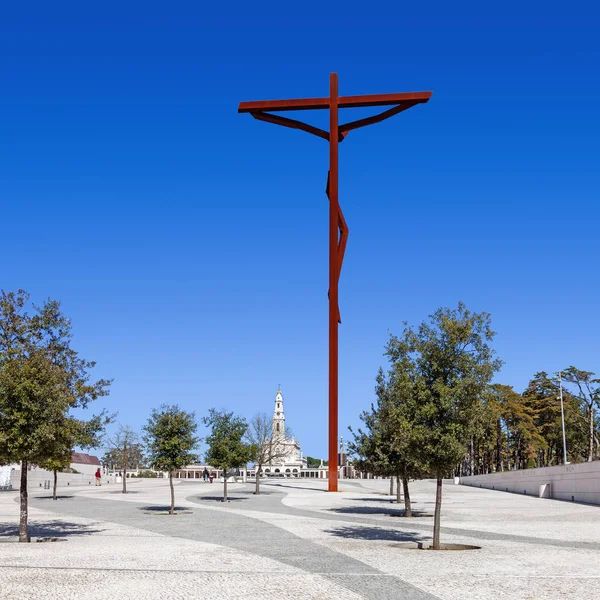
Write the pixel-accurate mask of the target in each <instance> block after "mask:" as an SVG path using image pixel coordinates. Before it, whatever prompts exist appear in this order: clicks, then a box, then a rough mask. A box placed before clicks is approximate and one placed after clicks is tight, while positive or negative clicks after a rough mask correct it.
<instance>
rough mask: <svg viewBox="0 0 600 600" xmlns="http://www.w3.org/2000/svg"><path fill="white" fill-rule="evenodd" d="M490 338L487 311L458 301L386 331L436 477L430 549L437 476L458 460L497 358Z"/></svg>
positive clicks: (436, 536) (436, 534) (436, 533)
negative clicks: (409, 388)
mask: <svg viewBox="0 0 600 600" xmlns="http://www.w3.org/2000/svg"><path fill="white" fill-rule="evenodd" d="M493 337H494V332H493V331H492V329H491V318H490V315H489V314H487V313H479V314H478V313H471V312H470V311H469V310H468V309H467V308H466V306H465V305H464V304H463V303H462V302H461V303H459V305H458V308H456V309H448V308H440V309H438V310H437V311H436V312H435V313H434V314H433V315H430V317H429V320H428V321H424V322H423V323H421V324H420V325H419V327H418V328H416V329H415V328H412V327H409V326H408V325H407V324H406V323H405V328H404V331H403V334H402V336H401V337H396V336H393V335H391V336H390V339H389V342H388V346H387V354H388V356H389V357H390V360H391V361H392V364H394V365H396V364H397V363H402V371H403V372H404V373H405V374H406V376H407V377H409V378H410V381H411V385H412V386H413V392H412V393H413V397H414V398H416V399H417V400H418V401H416V402H413V403H412V407H411V408H412V413H413V414H412V419H411V426H412V432H413V435H414V440H415V445H416V447H418V448H420V449H421V460H422V462H423V464H424V465H427V469H428V471H429V472H430V473H431V474H432V475H433V476H434V477H435V478H436V481H437V485H436V500H435V516H434V529H433V548H434V549H439V548H440V515H441V505H442V480H443V478H444V476H445V475H447V474H448V473H451V472H452V471H453V470H454V468H455V466H456V465H457V464H458V462H459V461H460V459H461V457H462V455H463V451H464V448H465V446H466V444H467V441H468V440H469V436H470V433H471V429H472V419H473V416H474V414H475V412H476V409H477V406H478V403H479V401H480V398H481V396H482V395H483V393H484V392H485V390H486V388H487V386H488V385H489V382H490V380H491V378H492V376H493V374H494V372H495V371H497V370H498V369H499V368H500V365H501V361H499V360H498V359H495V358H494V354H495V352H494V351H493V350H492V348H491V347H490V345H489V342H491V341H492V339H493Z"/></svg>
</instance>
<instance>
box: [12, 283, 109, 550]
mask: <svg viewBox="0 0 600 600" xmlns="http://www.w3.org/2000/svg"><path fill="white" fill-rule="evenodd" d="M28 303H29V295H28V294H27V293H26V292H25V291H23V290H19V291H18V292H4V291H2V292H0V462H3V463H5V464H6V463H12V462H20V463H21V484H20V518H19V541H21V542H27V541H29V537H28V535H27V520H28V496H27V469H28V466H29V465H30V464H41V463H43V462H44V461H46V460H48V459H50V458H52V457H53V456H54V455H55V452H56V450H57V444H56V432H57V429H56V424H59V423H63V422H64V419H65V415H67V414H68V412H69V410H70V409H73V408H86V407H87V405H88V404H89V403H90V402H91V401H93V400H96V399H97V398H98V397H100V396H104V395H106V394H107V393H108V387H109V385H110V381H107V380H99V381H97V382H90V370H91V369H92V368H93V367H94V365H95V363H93V362H90V361H86V360H84V359H82V358H81V357H80V356H79V355H78V353H77V352H76V351H75V350H74V349H73V348H71V322H70V320H69V319H68V318H67V317H66V316H65V315H64V314H63V313H62V312H61V310H60V304H59V303H58V302H56V301H53V300H47V301H46V302H45V303H44V304H43V305H42V306H41V307H37V306H35V305H33V311H34V312H33V313H32V314H30V313H29V312H28V311H27V307H28Z"/></svg>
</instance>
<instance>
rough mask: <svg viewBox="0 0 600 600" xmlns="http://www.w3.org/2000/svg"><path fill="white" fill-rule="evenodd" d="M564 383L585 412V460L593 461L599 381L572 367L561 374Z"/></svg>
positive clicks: (587, 372)
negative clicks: (572, 390)
mask: <svg viewBox="0 0 600 600" xmlns="http://www.w3.org/2000/svg"><path fill="white" fill-rule="evenodd" d="M562 377H563V379H564V381H565V382H567V383H570V384H572V385H573V386H574V387H575V389H576V392H575V394H574V395H575V396H577V398H578V399H579V401H580V402H581V405H582V407H583V408H584V410H585V413H586V417H587V422H588V448H587V460H588V461H592V460H594V442H596V444H597V437H596V430H595V418H596V408H598V407H600V379H597V378H595V377H594V373H592V372H591V371H581V370H580V369H577V368H575V367H573V366H571V367H569V368H568V369H565V370H564V371H563V372H562Z"/></svg>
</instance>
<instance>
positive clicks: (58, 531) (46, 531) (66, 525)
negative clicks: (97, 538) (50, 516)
mask: <svg viewBox="0 0 600 600" xmlns="http://www.w3.org/2000/svg"><path fill="white" fill-rule="evenodd" d="M103 531H106V529H95V528H93V527H92V524H85V523H72V522H71V521H60V520H58V519H56V520H54V521H45V522H44V523H36V522H35V521H33V522H30V523H29V524H28V527H27V535H29V537H36V538H68V537H71V536H74V535H92V534H94V533H102V532H103ZM18 535H19V525H18V524H15V523H0V537H15V536H18Z"/></svg>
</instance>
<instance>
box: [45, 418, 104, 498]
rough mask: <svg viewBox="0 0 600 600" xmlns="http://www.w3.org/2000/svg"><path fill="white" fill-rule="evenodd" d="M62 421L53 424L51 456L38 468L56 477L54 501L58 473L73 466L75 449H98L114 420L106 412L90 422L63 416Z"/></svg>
mask: <svg viewBox="0 0 600 600" xmlns="http://www.w3.org/2000/svg"><path fill="white" fill-rule="evenodd" d="M62 417H63V418H62V419H61V421H59V422H57V423H52V427H53V428H54V443H53V444H51V445H50V444H49V454H48V455H47V457H46V458H45V459H44V460H42V461H41V462H39V463H38V466H40V467H42V468H43V469H47V470H48V471H52V473H53V475H54V483H53V486H52V499H53V500H56V489H57V485H58V471H62V470H63V469H66V468H68V467H69V465H70V464H71V456H72V453H73V450H74V448H75V447H76V446H77V447H78V448H81V449H84V450H85V449H90V448H96V447H98V446H99V445H100V443H101V439H102V435H103V433H104V430H105V428H106V426H107V425H108V424H109V423H110V422H111V421H112V420H113V417H112V416H108V415H107V414H106V411H102V413H101V414H99V415H95V416H94V417H92V418H91V419H90V420H89V421H83V420H81V419H76V418H75V417H73V416H70V415H63V416H62Z"/></svg>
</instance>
